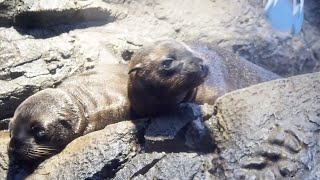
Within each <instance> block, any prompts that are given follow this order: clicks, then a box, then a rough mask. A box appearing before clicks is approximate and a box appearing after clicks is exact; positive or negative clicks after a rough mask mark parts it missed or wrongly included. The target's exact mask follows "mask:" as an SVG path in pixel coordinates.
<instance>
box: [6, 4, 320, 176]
mask: <svg viewBox="0 0 320 180" xmlns="http://www.w3.org/2000/svg"><path fill="white" fill-rule="evenodd" d="M265 3H266V2H264V1H261V2H257V1H253V0H250V1H245V0H240V1H233V0H215V1H213V0H203V1H193V0H177V1H170V0H155V1H149V0H137V1H133V0H87V1H80V0H71V1H68V0H60V1H53V0H39V1H33V0H23V1H20V0H7V1H1V2H0V121H1V123H0V129H6V128H7V123H8V120H9V119H8V118H10V117H12V115H13V112H14V110H15V109H16V107H17V106H18V105H19V104H20V103H21V102H22V101H23V100H24V99H25V98H27V97H28V96H30V95H31V94H34V93H35V92H37V91H39V90H41V89H44V88H47V87H55V86H57V85H59V84H60V83H61V82H62V81H63V80H64V79H65V78H67V77H69V76H72V75H75V74H78V73H80V72H83V71H86V70H88V69H92V68H94V67H95V66H96V64H97V63H100V62H103V63H105V64H116V63H119V62H121V63H125V62H126V61H128V60H130V58H131V56H132V54H133V53H134V52H135V51H136V50H137V49H138V48H140V47H141V46H142V45H144V44H146V43H148V42H150V41H153V40H155V39H158V38H177V39H179V40H182V41H188V42H192V41H201V42H205V43H212V44H215V45H219V46H221V47H224V48H226V49H229V50H231V51H233V52H235V53H238V54H239V55H240V56H242V57H244V58H245V59H247V60H250V61H251V62H254V63H256V64H258V65H260V66H262V67H264V68H266V69H268V70H271V71H273V72H275V73H277V74H279V75H282V76H284V77H287V76H292V75H298V74H304V73H309V72H316V71H319V70H320V60H319V59H320V54H319V52H320V29H319V27H320V20H319V9H320V3H319V1H317V0H309V1H306V2H305V23H304V24H303V29H302V32H301V33H300V34H299V35H298V36H296V37H293V36H291V35H290V34H286V33H280V32H275V31H273V30H272V29H271V27H270V26H269V24H267V22H266V21H265V19H264V16H263V8H264V5H265ZM319 79H320V75H319V73H314V74H308V75H303V76H297V77H292V78H289V79H281V80H276V81H272V82H267V83H263V84H259V85H256V86H252V87H249V88H246V89H242V90H238V91H235V92H231V93H229V94H226V95H224V96H223V97H221V98H220V99H219V100H218V101H217V103H216V105H215V106H208V105H202V106H200V107H199V106H197V105H194V104H187V105H184V106H182V107H181V112H178V113H177V114H175V115H172V116H167V117H165V116H164V117H152V118H150V120H149V121H143V122H139V123H138V124H141V126H138V127H137V126H136V125H137V124H133V123H131V122H121V123H118V124H114V125H110V126H108V127H106V128H105V129H104V130H101V131H97V132H94V133H90V134H88V135H86V136H84V137H80V138H78V139H76V140H75V141H73V142H72V143H70V144H69V145H68V146H67V147H66V149H65V150H64V151H62V152H61V153H60V154H58V155H56V156H53V157H52V158H50V159H48V160H47V161H45V162H43V163H42V164H40V166H39V168H37V169H35V171H34V173H32V174H30V175H28V174H27V173H26V172H24V171H23V170H22V169H15V166H13V169H12V167H11V168H10V166H9V164H8V163H9V162H8V157H7V146H8V142H9V135H8V133H7V132H4V133H2V132H1V134H0V179H5V178H6V177H7V174H8V173H9V177H8V178H13V179H14V178H15V179H21V177H25V176H28V178H29V179H85V178H89V179H112V178H114V179H128V178H132V179H152V178H158V179H183V178H187V179H213V178H216V179H223V178H227V179H242V178H245V179H257V178H261V179H290V178H291V179H292V178H293V179H319V177H320V171H319V170H320V166H319V165H318V164H319V163H318V162H319V158H318V157H319V154H318V152H319V148H318V147H319V143H318V140H317V139H318V138H319V137H318V134H317V132H318V131H319V130H318V129H319V127H318V126H319V124H320V116H319V114H320V97H319V96H320V95H319V94H320V82H319ZM2 119H4V120H2Z"/></svg>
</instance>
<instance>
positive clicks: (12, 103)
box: [0, 86, 38, 130]
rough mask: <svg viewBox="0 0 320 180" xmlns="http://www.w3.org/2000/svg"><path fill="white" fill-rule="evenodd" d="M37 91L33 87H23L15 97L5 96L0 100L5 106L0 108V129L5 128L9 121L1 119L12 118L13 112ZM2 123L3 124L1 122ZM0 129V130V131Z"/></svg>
mask: <svg viewBox="0 0 320 180" xmlns="http://www.w3.org/2000/svg"><path fill="white" fill-rule="evenodd" d="M37 90H38V88H37V87H35V86H28V87H25V88H24V89H23V90H22V91H20V92H19V93H17V94H15V96H12V95H7V97H4V98H0V101H1V102H2V103H3V104H5V106H3V105H2V106H0V112H1V113H0V122H1V123H0V124H1V127H7V126H8V124H7V123H9V121H3V120H2V119H7V118H11V117H12V116H13V113H14V111H15V110H16V108H17V107H18V106H19V104H21V103H22V101H24V100H25V99H27V98H28V97H29V96H31V95H32V94H34V93H35V92H36V91H37ZM2 121H3V122H2ZM1 129H2V128H0V130H1Z"/></svg>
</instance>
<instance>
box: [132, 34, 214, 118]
mask: <svg viewBox="0 0 320 180" xmlns="http://www.w3.org/2000/svg"><path fill="white" fill-rule="evenodd" d="M208 74H209V70H208V66H207V65H206V64H205V63H204V61H203V59H202V58H201V57H200V56H199V55H198V54H197V53H195V52H194V51H192V50H191V49H190V48H189V47H188V46H187V45H185V44H184V43H177V42H176V41H173V40H163V41H157V42H155V43H154V44H152V45H150V46H144V47H142V48H141V49H140V50H139V51H138V52H136V53H135V54H134V56H133V58H132V59H131V61H130V63H129V81H128V82H129V84H128V97H129V99H130V103H131V107H132V109H133V110H134V112H136V113H137V114H138V115H143V116H144V115H152V114H158V113H162V112H166V111H168V110H170V109H172V108H173V107H175V106H176V105H177V104H180V103H181V102H184V101H189V99H191V98H193V96H194V93H195V91H196V89H195V88H196V87H197V86H199V85H200V84H202V83H203V82H204V81H205V79H206V77H207V75H208Z"/></svg>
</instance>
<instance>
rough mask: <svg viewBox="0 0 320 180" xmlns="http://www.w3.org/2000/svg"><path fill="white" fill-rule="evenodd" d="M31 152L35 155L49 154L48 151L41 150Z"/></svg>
mask: <svg viewBox="0 0 320 180" xmlns="http://www.w3.org/2000/svg"><path fill="white" fill-rule="evenodd" d="M33 152H34V153H36V154H50V152H49V151H42V150H34V151H33Z"/></svg>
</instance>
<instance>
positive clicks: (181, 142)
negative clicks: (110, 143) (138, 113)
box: [144, 103, 215, 153]
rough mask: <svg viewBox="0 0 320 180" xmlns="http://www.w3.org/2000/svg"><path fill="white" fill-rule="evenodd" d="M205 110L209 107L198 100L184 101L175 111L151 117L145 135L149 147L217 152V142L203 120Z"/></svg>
mask: <svg viewBox="0 0 320 180" xmlns="http://www.w3.org/2000/svg"><path fill="white" fill-rule="evenodd" d="M212 109H213V107H212ZM204 111H206V109H205V108H203V107H201V106H199V105H196V104H191V103H190V104H181V105H180V107H179V109H178V110H177V111H175V112H172V113H170V114H167V115H163V116H157V117H153V118H151V123H150V125H149V126H148V127H147V129H146V132H145V135H144V138H145V146H144V147H145V151H146V152H167V153H178V152H189V151H195V152H199V153H209V152H214V151H215V144H214V142H213V140H212V139H211V137H210V134H209V131H208V127H207V125H206V124H205V121H203V119H205V117H204V114H207V113H206V112H204Z"/></svg>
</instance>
